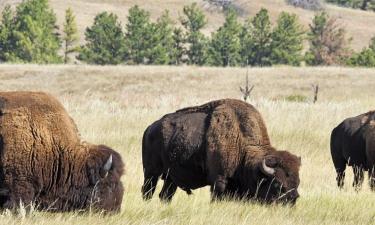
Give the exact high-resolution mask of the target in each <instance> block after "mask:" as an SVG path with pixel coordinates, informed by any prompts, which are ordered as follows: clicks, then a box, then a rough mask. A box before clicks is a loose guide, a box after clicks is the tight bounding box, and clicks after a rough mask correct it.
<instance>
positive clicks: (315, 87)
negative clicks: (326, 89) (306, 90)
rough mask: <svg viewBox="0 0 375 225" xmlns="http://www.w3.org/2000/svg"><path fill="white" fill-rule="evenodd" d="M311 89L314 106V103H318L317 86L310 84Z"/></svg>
mask: <svg viewBox="0 0 375 225" xmlns="http://www.w3.org/2000/svg"><path fill="white" fill-rule="evenodd" d="M311 88H312V90H313V93H314V98H313V103H314V104H315V102H316V101H318V93H319V84H311Z"/></svg>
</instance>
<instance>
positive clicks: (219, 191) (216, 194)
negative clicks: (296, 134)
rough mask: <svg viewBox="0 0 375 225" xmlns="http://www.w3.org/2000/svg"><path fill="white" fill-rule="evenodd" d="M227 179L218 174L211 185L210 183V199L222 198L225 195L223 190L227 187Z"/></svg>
mask: <svg viewBox="0 0 375 225" xmlns="http://www.w3.org/2000/svg"><path fill="white" fill-rule="evenodd" d="M227 184H228V181H227V179H226V178H225V177H223V176H218V177H217V178H216V180H215V182H214V184H213V185H211V195H212V200H213V201H215V200H222V199H223V197H224V196H225V193H226V192H225V190H226V187H227Z"/></svg>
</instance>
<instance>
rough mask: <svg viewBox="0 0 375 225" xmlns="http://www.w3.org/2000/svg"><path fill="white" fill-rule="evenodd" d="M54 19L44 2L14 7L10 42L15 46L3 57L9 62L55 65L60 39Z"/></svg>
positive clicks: (33, 0) (30, 0)
mask: <svg viewBox="0 0 375 225" xmlns="http://www.w3.org/2000/svg"><path fill="white" fill-rule="evenodd" d="M57 30H58V27H57V25H56V15H55V14H54V12H53V11H52V9H51V8H50V7H49V5H48V0H26V1H23V2H22V3H21V4H19V5H18V6H17V9H16V15H15V18H14V27H13V31H12V39H13V41H14V42H15V45H14V47H13V49H12V51H11V52H10V53H9V55H8V56H7V58H8V60H10V61H21V62H32V63H58V62H61V57H60V56H59V55H58V50H59V48H60V43H61V41H60V38H59V35H58V33H57Z"/></svg>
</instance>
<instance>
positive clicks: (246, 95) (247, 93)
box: [240, 68, 254, 102]
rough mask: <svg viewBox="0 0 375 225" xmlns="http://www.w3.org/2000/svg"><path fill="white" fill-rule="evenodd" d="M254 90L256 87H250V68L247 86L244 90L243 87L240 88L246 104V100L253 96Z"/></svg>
mask: <svg viewBox="0 0 375 225" xmlns="http://www.w3.org/2000/svg"><path fill="white" fill-rule="evenodd" d="M253 89H254V85H251V87H250V85H249V68H248V69H247V71H246V86H245V87H244V88H242V87H241V86H240V91H241V92H242V94H243V100H244V101H245V102H246V100H247V99H248V98H250V94H251V92H252V91H253Z"/></svg>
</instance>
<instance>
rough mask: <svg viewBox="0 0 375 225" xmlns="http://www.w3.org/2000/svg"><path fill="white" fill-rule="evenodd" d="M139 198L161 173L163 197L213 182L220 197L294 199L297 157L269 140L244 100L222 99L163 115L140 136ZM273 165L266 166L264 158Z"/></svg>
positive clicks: (215, 196) (148, 195) (150, 189)
mask: <svg viewBox="0 0 375 225" xmlns="http://www.w3.org/2000/svg"><path fill="white" fill-rule="evenodd" d="M142 159H143V167H144V173H145V174H144V175H145V182H144V185H143V188H142V192H143V197H144V198H145V199H149V198H151V197H152V195H153V193H154V191H155V187H156V183H157V181H158V178H159V176H162V178H163V179H164V180H165V181H164V186H163V188H162V191H161V193H160V197H161V199H162V200H171V198H172V196H173V194H174V192H175V191H176V188H177V186H178V187H180V188H182V189H183V190H185V191H187V192H188V193H190V189H196V188H200V187H203V186H205V185H210V186H211V191H212V195H213V199H221V198H222V197H223V196H227V195H229V196H232V197H236V198H237V197H238V198H249V199H254V198H255V199H257V200H261V201H265V202H272V201H281V202H295V200H296V199H297V198H298V196H299V195H298V192H297V188H298V185H299V167H300V159H299V158H298V157H296V156H295V155H292V154H290V153H289V152H286V151H276V150H275V149H274V148H273V147H272V146H271V144H270V140H269V137H268V134H267V129H266V126H265V124H264V122H263V119H262V117H261V115H260V113H259V112H258V111H257V110H256V109H255V108H254V107H253V106H252V105H249V104H247V103H245V102H243V101H239V100H234V99H224V100H218V101H213V102H209V103H207V104H204V105H201V106H197V107H190V108H185V109H182V110H178V111H177V112H175V113H171V114H167V115H165V116H164V117H163V118H161V119H160V120H158V121H156V122H154V123H153V124H152V125H150V126H149V127H148V128H147V129H146V131H145V133H144V136H143V148H142ZM263 160H265V163H266V165H267V166H268V167H272V168H273V169H274V170H275V173H274V174H272V175H271V174H267V173H266V172H265V171H264V169H263V168H264V167H263V166H262V162H263Z"/></svg>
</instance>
